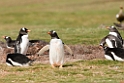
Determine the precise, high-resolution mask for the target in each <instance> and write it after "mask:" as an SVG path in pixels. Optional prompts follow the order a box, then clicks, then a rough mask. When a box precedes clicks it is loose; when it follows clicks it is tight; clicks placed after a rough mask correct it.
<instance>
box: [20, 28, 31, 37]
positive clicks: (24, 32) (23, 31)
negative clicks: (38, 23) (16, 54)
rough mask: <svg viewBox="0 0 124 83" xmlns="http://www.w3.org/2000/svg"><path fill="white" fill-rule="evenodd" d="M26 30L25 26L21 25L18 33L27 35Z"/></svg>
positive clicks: (27, 30)
mask: <svg viewBox="0 0 124 83" xmlns="http://www.w3.org/2000/svg"><path fill="white" fill-rule="evenodd" d="M28 32H30V30H29V29H27V28H25V27H23V28H21V29H20V31H19V34H22V35H27V34H28Z"/></svg>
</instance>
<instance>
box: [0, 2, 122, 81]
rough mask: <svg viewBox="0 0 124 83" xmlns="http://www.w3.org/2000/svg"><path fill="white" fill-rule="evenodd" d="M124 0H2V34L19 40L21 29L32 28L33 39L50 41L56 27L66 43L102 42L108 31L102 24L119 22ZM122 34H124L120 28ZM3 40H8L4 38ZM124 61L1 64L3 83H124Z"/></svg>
mask: <svg viewBox="0 0 124 83" xmlns="http://www.w3.org/2000/svg"><path fill="white" fill-rule="evenodd" d="M123 3H124V1H123V0H109V1H108V0H68V1H67V0H21V1H18V0H11V1H9V0H2V1H0V36H3V35H8V36H11V37H12V38H13V39H16V37H17V35H18V32H19V29H20V28H21V27H27V28H28V29H30V30H32V31H31V32H30V33H29V38H30V39H41V40H45V41H47V42H49V40H50V36H49V35H47V32H48V31H49V30H56V31H57V32H58V35H59V36H60V38H61V39H62V40H63V41H64V42H65V43H66V44H85V45H98V44H99V42H100V40H101V39H102V38H103V37H104V36H106V35H107V34H108V30H106V29H105V28H99V27H100V26H101V25H105V26H110V25H113V22H117V21H116V19H115V15H116V14H117V13H118V11H119V7H120V6H123ZM119 31H120V33H121V35H122V37H124V33H123V31H122V30H119ZM1 41H5V40H4V39H1ZM123 69H124V66H123V63H122V62H112V61H107V60H90V61H88V60H86V61H84V60H81V61H77V62H68V63H66V64H65V67H64V69H62V70H59V69H51V67H50V66H49V64H42V63H39V64H36V63H35V64H33V65H32V66H30V67H26V68H20V67H8V66H6V65H5V64H0V74H1V75H0V83H50V82H52V83H76V82H77V83H120V82H124V76H123V74H124V73H123V72H124V70H123Z"/></svg>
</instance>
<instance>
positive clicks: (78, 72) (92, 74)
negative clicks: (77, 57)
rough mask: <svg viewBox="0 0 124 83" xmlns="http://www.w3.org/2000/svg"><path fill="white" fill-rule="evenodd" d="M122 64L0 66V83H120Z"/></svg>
mask: <svg viewBox="0 0 124 83" xmlns="http://www.w3.org/2000/svg"><path fill="white" fill-rule="evenodd" d="M122 65H123V63H122V62H113V61H107V60H91V61H87V60H86V61H82V60H81V61H77V62H73V63H69V62H68V63H66V64H65V67H64V69H61V70H59V69H51V67H50V66H48V64H33V65H32V66H30V67H25V68H20V67H8V66H5V65H0V66H1V69H0V72H1V76H0V80H1V83H8V82H9V83H11V82H14V83H18V82H19V83H27V82H30V83H49V82H52V83H63V82H64V83H76V82H77V83H120V82H122V81H124V77H123V72H124V70H123V68H124V66H122Z"/></svg>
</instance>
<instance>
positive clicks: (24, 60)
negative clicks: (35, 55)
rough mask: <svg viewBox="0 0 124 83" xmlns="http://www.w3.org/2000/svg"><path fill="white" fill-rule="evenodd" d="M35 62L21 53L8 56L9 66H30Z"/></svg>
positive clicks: (7, 62)
mask: <svg viewBox="0 0 124 83" xmlns="http://www.w3.org/2000/svg"><path fill="white" fill-rule="evenodd" d="M33 61H34V60H31V59H29V58H28V57H26V55H23V54H20V53H12V54H8V55H7V58H6V64H7V65H8V66H20V67H25V66H30V65H31V64H32V62H33Z"/></svg>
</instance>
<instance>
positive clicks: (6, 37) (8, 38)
mask: <svg viewBox="0 0 124 83" xmlns="http://www.w3.org/2000/svg"><path fill="white" fill-rule="evenodd" d="M2 37H3V38H4V39H5V40H6V41H10V40H11V37H9V36H2Z"/></svg>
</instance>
